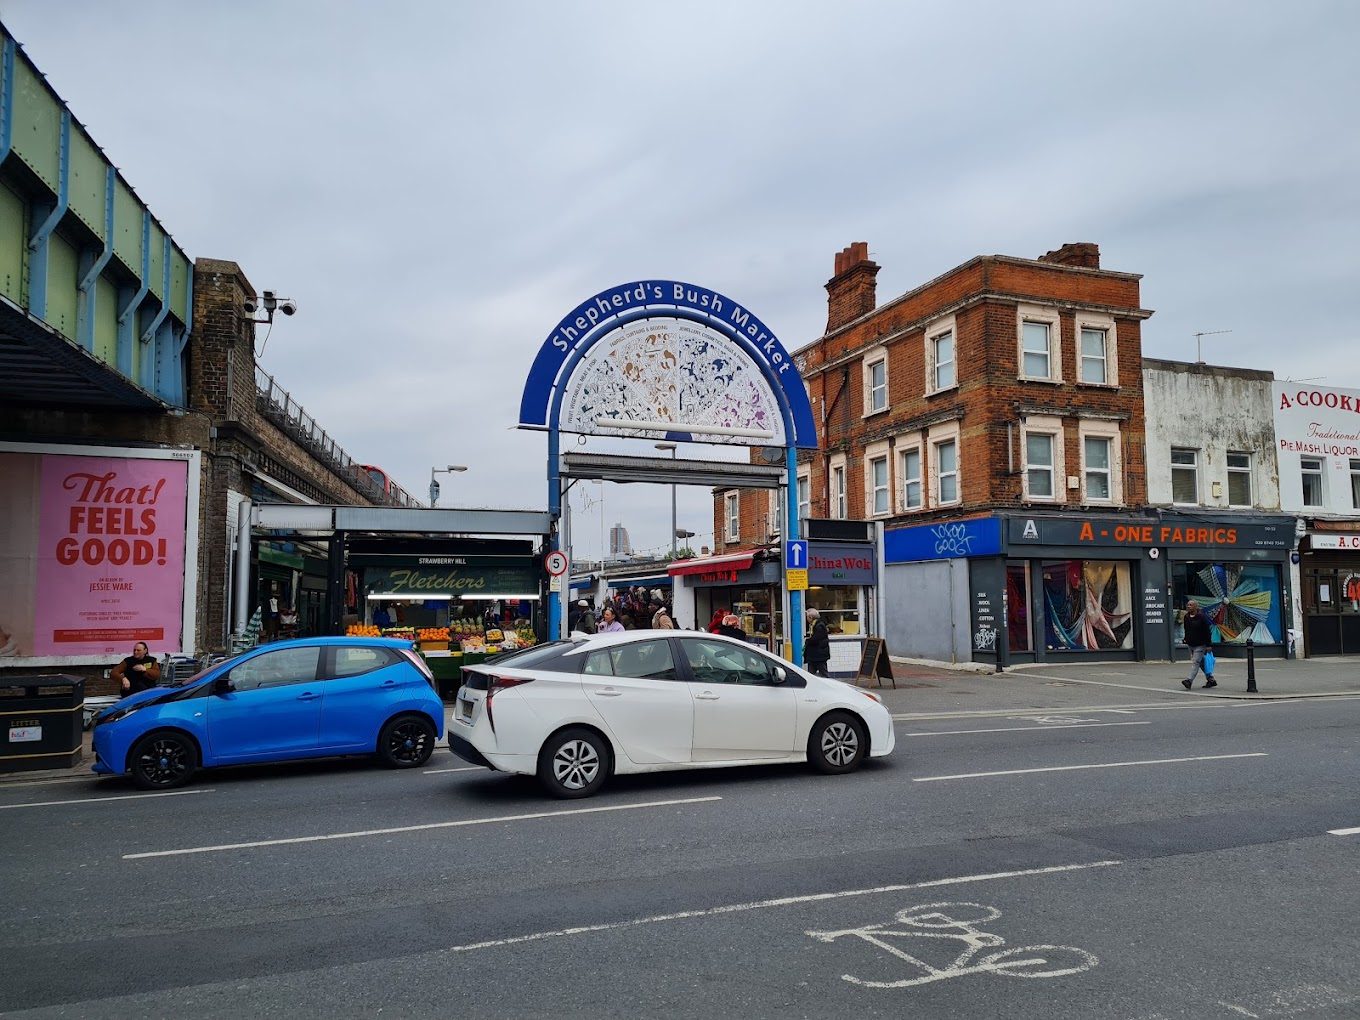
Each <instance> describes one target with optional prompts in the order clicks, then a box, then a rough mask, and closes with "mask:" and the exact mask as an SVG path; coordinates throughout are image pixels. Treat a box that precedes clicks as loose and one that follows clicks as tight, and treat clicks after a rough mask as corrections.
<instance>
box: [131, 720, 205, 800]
mask: <svg viewBox="0 0 1360 1020" xmlns="http://www.w3.org/2000/svg"><path fill="white" fill-rule="evenodd" d="M198 762H199V758H198V745H197V744H195V743H194V742H193V740H191V739H190V738H189V737H188V736H186V735H185V734H183V733H176V732H174V731H173V730H161V731H158V732H154V733H148V734H147V735H146V736H144V737H143V738H142V739H141V740H139V741H137V743H135V744H133V745H132V751H131V752H130V753H129V754H128V774H129V775H131V776H132V781H133V782H134V783H136V784H137V785H138V786H140V787H141V788H142V789H143V790H169V789H171V788H172V787H176V786H182V785H184V784H185V783H187V782H188V781H189V777H190V776H192V775H193V774H194V772H195V771H196V770H197V769H198Z"/></svg>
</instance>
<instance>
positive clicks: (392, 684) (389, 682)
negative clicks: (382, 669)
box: [378, 680, 397, 687]
mask: <svg viewBox="0 0 1360 1020" xmlns="http://www.w3.org/2000/svg"><path fill="white" fill-rule="evenodd" d="M378 686H380V687H395V686H397V682H396V681H395V680H384V681H383V682H382V683H381V684H379V685H378Z"/></svg>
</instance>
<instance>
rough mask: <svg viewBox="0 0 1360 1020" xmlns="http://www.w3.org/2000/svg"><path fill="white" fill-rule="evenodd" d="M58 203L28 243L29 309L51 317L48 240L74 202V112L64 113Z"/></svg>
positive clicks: (39, 315)
mask: <svg viewBox="0 0 1360 1020" xmlns="http://www.w3.org/2000/svg"><path fill="white" fill-rule="evenodd" d="M57 180H58V183H57V201H56V204H55V205H53V206H52V211H51V212H49V213H48V214H47V219H45V220H43V222H42V225H41V226H40V227H38V229H37V230H35V231H34V232H33V237H32V238H30V239H29V242H28V252H29V260H28V310H29V311H30V312H32V313H33V314H34V315H36V316H37V317H38V318H40V319H43V320H46V318H47V270H48V245H47V242H48V240H49V239H50V238H51V237H52V231H54V230H56V229H57V224H58V223H60V222H61V218H62V217H63V216H65V215H66V208H67V206H68V205H69V204H70V200H71V111H70V110H66V109H63V110H62V111H61V154H60V156H59V158H58V162H57Z"/></svg>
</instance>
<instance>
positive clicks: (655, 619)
mask: <svg viewBox="0 0 1360 1020" xmlns="http://www.w3.org/2000/svg"><path fill="white" fill-rule="evenodd" d="M652 629H653V630H675V621H674V620H672V619H671V614H670V613H668V612H666V607H665V606H664V605H663V606H658V607H657V610H656V612H655V613H653V614H652Z"/></svg>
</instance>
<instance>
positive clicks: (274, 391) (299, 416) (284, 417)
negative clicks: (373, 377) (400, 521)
mask: <svg viewBox="0 0 1360 1020" xmlns="http://www.w3.org/2000/svg"><path fill="white" fill-rule="evenodd" d="M255 407H256V409H257V410H258V411H259V412H260V414H262V415H264V416H265V417H266V418H267V419H269V421H271V422H273V423H274V424H275V425H277V426H278V427H279V429H281V430H282V431H283V432H284V433H285V434H286V435H287V436H288V437H289V438H290V439H292V440H293V441H294V442H295V443H297V444H298V445H299V446H301V447H302V448H303V449H305V450H306V451H307V452H308V453H310V454H311V455H312V456H313V457H315V458H316V459H317V460H318V461H320V462H321V463H322V464H325V465H326V466H327V467H328V468H330V470H331V471H332V472H334V473H335V474H336V475H338V476H339V477H340V478H343V479H344V480H345V482H346V484H348V485H349V486H350V487H351V488H353V489H357V490H358V491H359V492H362V493H363V494H364V495H365V496H367V497H368V498H369V499H371V500H372V501H373V502H374V503H378V504H382V505H386V506H403V507H418V506H421V505H422V504H421V503H420V502H418V501H417V500H416V499H415V498H414V497H412V496H411V494H410V493H409V492H407V491H406V490H405V489H403V488H402V487H401V486H399V485H397V484H395V483H394V482H391V481H390V479H389V485H388V488H387V489H386V490H385V489H384V488H383V486H382V485H381V484H379V482H378V481H377V480H376V479H375V478H374V477H373V476H372V475H370V474H369V473H368V471H367V470H366V469H365V467H364V466H363V465H361V464H360V463H358V462H357V461H356V460H354V459H353V458H352V457H351V456H350V455H349V454H347V453H346V452H345V451H344V450H343V449H341V447H340V444H338V443H337V442H336V441H335V440H334V439H332V438H331V437H330V436H329V435H327V434H326V430H325V429H323V428H322V427H321V426H320V425H318V424H317V422H316V419H315V418H313V417H312V416H311V415H310V414H308V413H307V412H306V411H305V410H303V408H302V405H301V404H299V403H298V402H297V401H296V400H294V399H293V397H292V395H291V394H290V393H289V392H288V391H287V390H285V389H284V388H283V387H282V386H280V385H279V384H278V383H277V382H276V381H275V380H274V377H273V376H271V375H270V374H269V373H268V372H266V371H265V370H264V369H262V368H260V367H259V366H258V365H257V366H255Z"/></svg>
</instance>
